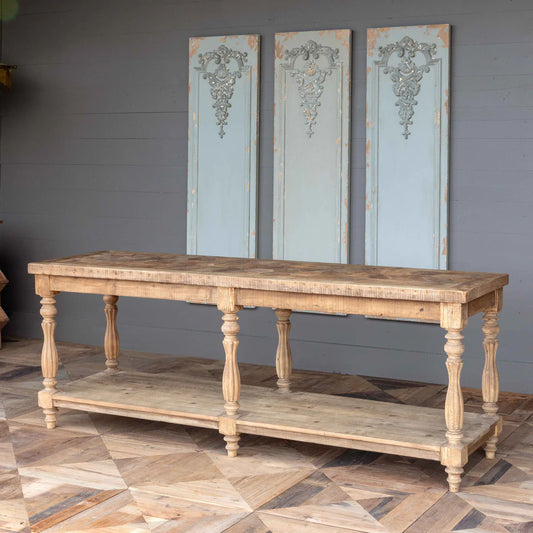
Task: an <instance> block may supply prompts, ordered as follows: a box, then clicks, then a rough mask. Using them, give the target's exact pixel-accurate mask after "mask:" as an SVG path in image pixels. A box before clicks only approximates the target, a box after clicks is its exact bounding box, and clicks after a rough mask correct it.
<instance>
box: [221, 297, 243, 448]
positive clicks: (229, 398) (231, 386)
mask: <svg viewBox="0 0 533 533" xmlns="http://www.w3.org/2000/svg"><path fill="white" fill-rule="evenodd" d="M217 306H218V309H219V310H220V311H222V312H223V313H224V314H223V315H222V320H223V324H222V333H224V340H223V341H222V345H223V346H224V352H225V354H226V361H225V364H224V373H223V375H222V394H223V396H224V401H225V403H224V409H225V410H226V415H227V417H229V418H230V419H235V418H237V417H238V410H239V396H240V393H241V376H240V374H239V366H238V364H237V348H238V347H239V340H238V338H237V334H238V333H239V329H240V328H239V324H238V320H239V318H238V316H237V313H238V311H239V310H240V309H241V306H238V305H235V291H234V289H230V288H225V287H224V288H219V289H217ZM227 427H228V426H227V425H226V426H223V428H222V429H221V433H223V434H224V439H225V441H226V442H227V446H226V449H227V451H228V455H229V456H230V457H235V456H236V455H237V450H238V448H239V444H238V442H239V439H240V436H239V435H238V433H237V431H236V429H235V428H236V426H235V428H234V429H233V430H232V431H224V428H227Z"/></svg>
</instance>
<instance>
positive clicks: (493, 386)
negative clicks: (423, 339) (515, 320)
mask: <svg viewBox="0 0 533 533" xmlns="http://www.w3.org/2000/svg"><path fill="white" fill-rule="evenodd" d="M481 330H482V331H483V334H484V335H485V338H484V340H483V348H484V349H485V367H484V368H483V380H482V391H483V411H484V413H485V415H486V416H495V415H497V414H498V394H499V392H500V384H499V376H498V367H497V366H496V352H497V351H498V333H499V332H500V327H499V326H498V313H497V312H496V311H494V310H490V311H487V312H486V313H485V314H484V315H483V326H482V327H481ZM497 442H498V433H496V434H495V435H494V436H492V437H490V439H488V440H487V442H486V443H485V455H486V457H487V459H494V458H495V456H496V444H497Z"/></svg>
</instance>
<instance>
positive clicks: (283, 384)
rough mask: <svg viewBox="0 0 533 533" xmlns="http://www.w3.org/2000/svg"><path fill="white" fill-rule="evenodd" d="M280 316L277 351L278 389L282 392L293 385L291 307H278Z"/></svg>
mask: <svg viewBox="0 0 533 533" xmlns="http://www.w3.org/2000/svg"><path fill="white" fill-rule="evenodd" d="M275 313H276V315H277V317H278V322H277V324H276V327H277V328H278V349H277V351H276V372H277V374H278V389H279V391H280V392H289V391H290V386H291V381H290V377H291V373H292V354H291V346H290V344H289V331H290V330H291V321H290V316H291V313H292V311H291V310H290V309H276V310H275Z"/></svg>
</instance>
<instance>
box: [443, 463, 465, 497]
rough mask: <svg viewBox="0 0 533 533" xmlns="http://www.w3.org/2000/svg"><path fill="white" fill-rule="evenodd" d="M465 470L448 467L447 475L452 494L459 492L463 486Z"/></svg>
mask: <svg viewBox="0 0 533 533" xmlns="http://www.w3.org/2000/svg"><path fill="white" fill-rule="evenodd" d="M463 472H464V469H463V468H461V467H454V466H447V467H446V473H447V474H448V486H449V489H450V492H458V491H459V487H460V486H461V475H462V474H463Z"/></svg>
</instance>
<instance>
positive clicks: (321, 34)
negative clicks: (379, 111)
mask: <svg viewBox="0 0 533 533" xmlns="http://www.w3.org/2000/svg"><path fill="white" fill-rule="evenodd" d="M275 46H276V65H275V102H276V105H275V117H274V131H275V138H274V227H273V239H274V240H273V256H274V258H275V259H293V260H304V261H323V262H342V263H346V262H347V261H348V238H349V228H348V207H349V151H350V142H349V128H350V77H351V72H350V59H351V31H350V30H328V31H311V32H296V33H279V34H276V45H275Z"/></svg>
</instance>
